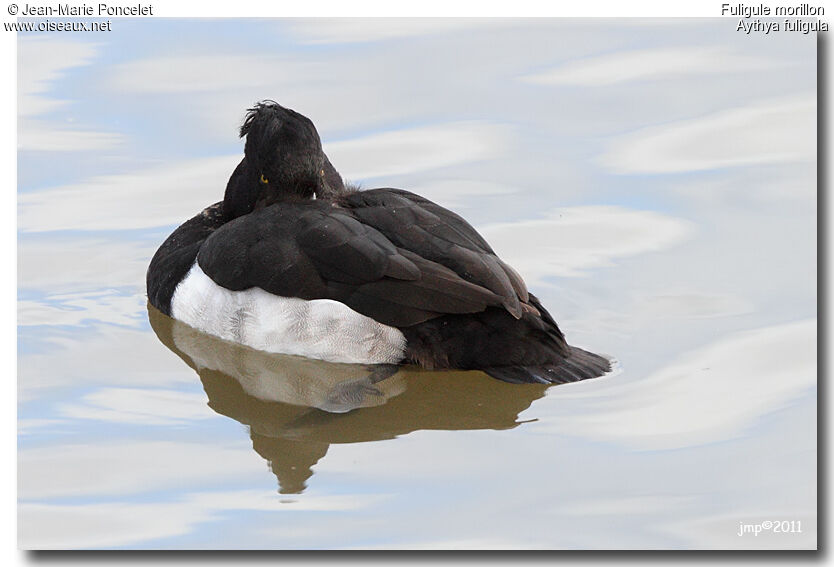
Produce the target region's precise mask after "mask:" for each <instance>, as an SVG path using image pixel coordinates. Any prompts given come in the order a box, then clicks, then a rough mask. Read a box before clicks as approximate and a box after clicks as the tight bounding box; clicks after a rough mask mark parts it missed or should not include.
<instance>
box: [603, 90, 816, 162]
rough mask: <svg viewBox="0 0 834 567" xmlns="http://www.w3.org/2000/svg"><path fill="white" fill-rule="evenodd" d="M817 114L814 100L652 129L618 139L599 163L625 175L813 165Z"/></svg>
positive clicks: (741, 110) (764, 105)
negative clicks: (774, 165) (770, 165)
mask: <svg viewBox="0 0 834 567" xmlns="http://www.w3.org/2000/svg"><path fill="white" fill-rule="evenodd" d="M816 110H817V104H816V98H815V97H814V96H813V95H809V96H799V97H793V98H788V99H779V100H768V101H760V102H758V103H754V104H750V105H746V106H742V107H737V108H732V109H729V110H723V111H721V112H716V113H714V114H710V115H707V116H702V117H698V118H693V119H689V120H683V121H678V122H672V123H669V124H663V125H660V126H650V127H648V128H645V129H642V130H638V131H636V132H632V133H630V134H626V135H624V136H621V137H618V138H616V139H614V140H613V141H612V142H611V144H610V146H609V149H608V151H607V152H606V153H605V154H604V155H603V156H602V157H601V158H600V161H601V163H602V165H604V166H605V167H607V168H609V169H610V170H612V171H614V172H615V173H625V174H631V173H680V172H687V171H702V170H709V169H718V168H725V167H735V166H749V165H765V164H774V163H776V164H782V163H791V162H813V161H814V160H815V159H816V149H817V143H816V133H817V130H816Z"/></svg>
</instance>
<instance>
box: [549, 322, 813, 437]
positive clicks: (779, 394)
mask: <svg viewBox="0 0 834 567" xmlns="http://www.w3.org/2000/svg"><path fill="white" fill-rule="evenodd" d="M816 339H817V332H816V320H804V321H798V322H794V323H788V324H784V325H775V326H769V327H763V328H759V329H755V330H751V331H747V332H740V333H735V334H732V335H729V336H725V337H723V338H721V339H719V340H716V341H715V342H713V343H711V344H709V345H707V346H705V347H703V348H700V349H697V350H695V351H693V352H690V353H687V354H684V355H682V356H681V357H680V358H679V359H678V360H677V361H676V362H674V363H672V364H670V365H668V366H666V367H665V368H661V369H660V370H658V371H656V372H654V373H653V374H651V375H650V376H648V377H646V378H644V379H632V380H628V381H623V380H622V379H619V380H620V381H619V382H616V383H615V382H610V383H609V384H608V386H609V387H608V388H606V389H605V390H597V391H594V392H591V391H588V392H585V391H584V388H579V389H573V390H572V389H568V388H565V389H559V388H555V389H553V390H551V391H550V392H548V397H550V396H552V397H553V398H554V400H558V399H559V398H560V397H563V396H564V397H568V398H578V399H579V400H583V399H584V400H585V401H586V405H587V407H585V408H584V409H583V410H582V411H581V412H577V413H574V414H572V415H569V416H561V417H560V416H555V417H546V418H542V419H541V423H540V425H538V424H537V427H539V426H540V427H541V428H542V430H543V431H546V432H550V431H558V432H559V433H563V434H571V435H577V436H581V437H587V438H591V439H596V440H604V441H613V442H617V443H621V444H623V445H626V446H628V447H630V448H633V449H638V450H657V449H677V448H681V447H690V446H694V445H702V444H705V443H711V442H715V441H723V440H726V439H732V438H735V437H739V436H741V435H744V433H745V431H746V430H747V428H749V427H750V426H751V425H752V424H753V423H754V422H755V420H756V419H757V418H760V417H762V416H764V415H766V414H768V413H770V412H773V411H776V410H778V409H781V408H784V407H786V406H788V405H790V404H791V403H792V402H793V401H795V400H797V399H798V398H800V397H801V396H802V395H804V394H806V393H808V392H810V391H811V390H812V389H813V388H814V386H815V385H816V375H817V364H816V356H817V350H816Z"/></svg>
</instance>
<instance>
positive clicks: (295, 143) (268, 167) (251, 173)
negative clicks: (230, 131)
mask: <svg viewBox="0 0 834 567" xmlns="http://www.w3.org/2000/svg"><path fill="white" fill-rule="evenodd" d="M240 136H241V138H243V137H245V138H246V145H245V147H244V158H243V161H242V162H241V163H240V165H239V166H238V167H237V169H236V170H235V173H234V174H233V175H232V178H231V179H230V180H229V185H228V186H227V187H226V198H225V201H226V207H227V210H228V212H229V213H230V214H231V215H232V216H239V215H241V214H246V213H249V212H251V211H252V210H253V209H255V208H257V207H258V206H262V205H266V204H271V203H274V202H277V201H280V200H288V199H310V198H313V196H314V195H319V196H321V195H327V194H331V193H333V192H334V191H338V189H339V188H338V187H332V186H331V185H333V184H334V181H338V183H339V184H341V177H339V175H338V173H336V172H335V169H333V166H332V165H330V161H329V160H328V159H327V156H326V155H325V154H324V151H322V148H321V140H320V139H319V134H318V132H317V131H316V127H315V126H313V123H312V122H311V121H310V119H309V118H307V117H306V116H303V115H301V114H299V113H298V112H295V111H294V110H291V109H289V108H284V107H283V106H281V105H280V104H278V103H277V102H274V101H271V100H267V101H262V102H259V103H257V104H256V105H255V106H254V107H252V108H250V109H249V111H248V113H247V114H246V118H245V120H244V121H243V126H241V128H240ZM334 173H335V178H334V176H333V174H334Z"/></svg>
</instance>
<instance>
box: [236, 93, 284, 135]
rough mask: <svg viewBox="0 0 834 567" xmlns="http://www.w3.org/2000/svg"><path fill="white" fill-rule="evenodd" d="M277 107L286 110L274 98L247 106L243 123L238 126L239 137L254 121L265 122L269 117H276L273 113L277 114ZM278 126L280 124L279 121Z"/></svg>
mask: <svg viewBox="0 0 834 567" xmlns="http://www.w3.org/2000/svg"><path fill="white" fill-rule="evenodd" d="M279 109H280V110H284V111H286V110H287V109H286V108H284V107H283V106H281V105H280V104H278V103H277V102H275V101H274V100H269V99H267V100H262V101H261V102H256V103H255V106H253V107H252V108H247V109H246V117H245V118H244V119H243V124H242V125H241V126H240V137H241V138H243V137H244V136H246V135H247V134H248V133H249V131H250V130H251V129H252V126H253V125H254V124H255V123H256V122H259V123H260V122H266V121H268V120H270V118H272V119H277V118H278V117H277V116H275V115H276V114H277V112H276V111H278V110H279ZM278 126H280V122H279V124H278Z"/></svg>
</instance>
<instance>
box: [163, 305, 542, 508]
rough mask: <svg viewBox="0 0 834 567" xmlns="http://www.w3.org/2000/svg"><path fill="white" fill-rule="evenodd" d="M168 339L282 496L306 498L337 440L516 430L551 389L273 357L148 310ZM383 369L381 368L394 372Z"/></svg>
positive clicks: (476, 376)
mask: <svg viewBox="0 0 834 567" xmlns="http://www.w3.org/2000/svg"><path fill="white" fill-rule="evenodd" d="M148 315H149V318H150V322H151V326H152V327H153V330H154V332H155V333H156V335H157V337H159V340H160V341H162V343H163V344H164V345H165V346H167V347H168V348H169V349H170V350H171V351H173V352H174V353H176V354H177V355H178V356H179V357H180V358H182V360H183V361H185V363H186V364H188V365H189V366H190V367H191V368H193V369H194V370H195V371H196V372H197V374H199V376H200V380H201V381H202V382H203V388H204V389H205V391H206V394H208V398H209V406H210V407H211V408H212V409H213V410H214V411H216V412H217V413H219V414H222V415H225V416H228V417H231V418H233V419H235V420H237V421H239V422H240V423H243V424H245V425H247V426H249V430H250V436H251V439H252V446H253V448H254V449H255V451H256V452H257V453H258V454H259V455H261V456H262V457H263V458H264V459H266V460H267V461H269V463H270V466H271V468H272V472H273V473H275V475H276V476H277V477H278V484H279V489H280V492H281V493H285V494H288V493H289V494H292V493H300V492H302V491H303V490H304V489H305V488H306V481H307V479H308V478H310V477H311V476H312V474H313V473H312V470H311V468H312V467H313V466H314V465H315V464H316V463H317V462H318V461H319V460H320V459H321V458H322V457H324V455H325V454H326V453H327V450H328V448H329V447H330V445H331V444H332V443H359V442H363V441H377V440H382V439H393V438H394V437H397V436H398V435H403V434H405V433H409V432H412V431H417V430H421V429H434V430H465V429H510V428H513V427H515V426H517V425H519V423H521V422H519V421H518V414H519V413H520V412H522V411H524V410H525V409H527V408H528V407H530V404H532V403H533V401H535V400H537V399H539V398H541V397H542V396H544V393H545V390H546V389H547V388H548V386H544V385H539V384H507V383H504V382H501V381H499V380H495V379H493V378H490V377H488V376H487V375H486V374H483V373H481V372H477V371H466V372H463V371H443V372H430V371H425V370H421V369H418V368H416V367H401V368H398V369H397V371H396V372H395V373H394V374H393V375H389V374H390V373H389V372H380V371H379V370H380V369H378V368H377V369H375V368H374V367H370V366H365V365H359V364H333V363H328V362H322V361H317V360H311V359H307V358H303V357H297V356H289V355H280V354H270V353H264V352H261V351H257V350H254V349H251V348H248V347H245V346H241V345H237V344H234V343H230V342H227V341H224V340H221V339H217V338H215V337H212V336H209V335H206V334H203V333H201V332H199V331H197V330H195V329H193V328H191V327H189V326H188V325H185V324H183V323H181V322H179V321H175V320H174V319H171V318H170V317H167V316H166V315H164V314H162V313H161V312H159V311H158V310H156V309H155V308H154V307H152V306H150V305H149V306H148ZM385 369H386V368H383V369H382V370H385Z"/></svg>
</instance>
